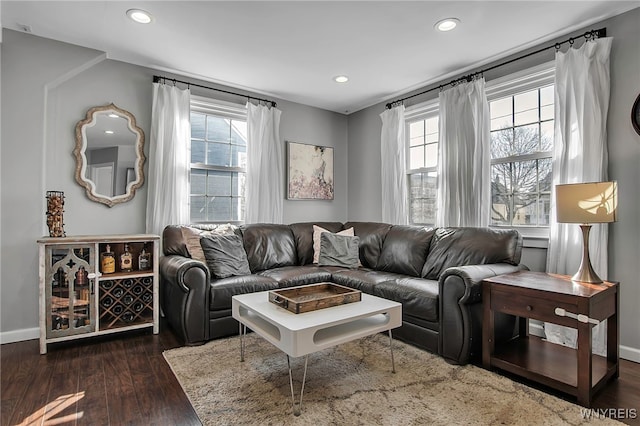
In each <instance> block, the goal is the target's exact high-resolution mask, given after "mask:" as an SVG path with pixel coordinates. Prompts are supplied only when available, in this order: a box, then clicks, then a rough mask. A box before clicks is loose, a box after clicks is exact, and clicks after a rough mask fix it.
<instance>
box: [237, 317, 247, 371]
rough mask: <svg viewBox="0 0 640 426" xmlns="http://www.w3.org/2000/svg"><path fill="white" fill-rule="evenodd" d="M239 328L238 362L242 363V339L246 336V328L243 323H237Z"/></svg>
mask: <svg viewBox="0 0 640 426" xmlns="http://www.w3.org/2000/svg"><path fill="white" fill-rule="evenodd" d="M238 324H239V326H240V330H239V332H240V362H244V338H245V336H246V334H247V326H246V325H244V324H243V323H241V322H240V323H238Z"/></svg>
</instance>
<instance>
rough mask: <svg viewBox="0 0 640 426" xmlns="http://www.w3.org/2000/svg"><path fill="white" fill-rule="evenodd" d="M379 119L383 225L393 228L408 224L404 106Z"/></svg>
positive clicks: (392, 109) (382, 115)
mask: <svg viewBox="0 0 640 426" xmlns="http://www.w3.org/2000/svg"><path fill="white" fill-rule="evenodd" d="M380 118H381V119H382V134H381V138H380V139H381V141H382V143H381V153H380V154H381V165H380V166H381V167H380V173H381V175H382V221H383V222H386V223H391V224H394V225H406V224H408V223H409V215H408V212H407V171H406V167H407V163H406V154H405V153H406V146H405V144H406V142H405V139H404V135H405V126H404V105H400V106H397V107H394V108H391V109H388V110H385V111H384V112H383V113H382V114H380Z"/></svg>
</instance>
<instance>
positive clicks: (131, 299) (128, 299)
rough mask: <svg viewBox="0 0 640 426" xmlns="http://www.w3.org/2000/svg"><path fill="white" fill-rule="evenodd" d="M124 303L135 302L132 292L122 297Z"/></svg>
mask: <svg viewBox="0 0 640 426" xmlns="http://www.w3.org/2000/svg"><path fill="white" fill-rule="evenodd" d="M122 303H124V304H125V305H127V306H129V305H130V304H132V303H133V296H132V295H130V294H125V296H124V297H123V298H122Z"/></svg>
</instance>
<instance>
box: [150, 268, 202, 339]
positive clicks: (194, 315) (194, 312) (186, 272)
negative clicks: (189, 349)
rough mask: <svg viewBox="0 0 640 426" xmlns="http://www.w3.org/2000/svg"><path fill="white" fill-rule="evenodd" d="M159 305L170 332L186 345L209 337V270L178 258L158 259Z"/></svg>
mask: <svg viewBox="0 0 640 426" xmlns="http://www.w3.org/2000/svg"><path fill="white" fill-rule="evenodd" d="M159 266H160V277H161V279H162V280H161V282H162V299H163V300H162V302H163V303H162V306H163V311H164V313H165V316H166V317H167V320H168V321H169V324H171V327H172V328H173V329H174V331H175V332H176V333H177V334H178V335H179V336H180V337H181V338H182V339H183V340H184V342H185V343H186V344H187V345H194V344H200V343H202V342H204V341H206V340H208V338H209V297H210V294H209V287H210V276H209V268H207V266H206V265H205V264H204V263H202V262H200V261H197V260H193V259H190V258H187V257H183V256H179V255H169V256H163V257H162V258H160V265H159Z"/></svg>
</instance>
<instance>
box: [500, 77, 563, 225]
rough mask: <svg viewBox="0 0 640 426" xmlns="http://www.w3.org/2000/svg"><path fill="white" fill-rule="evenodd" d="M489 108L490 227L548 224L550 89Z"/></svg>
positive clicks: (505, 100)
mask: <svg viewBox="0 0 640 426" xmlns="http://www.w3.org/2000/svg"><path fill="white" fill-rule="evenodd" d="M490 107H491V118H492V120H491V121H492V132H491V224H492V225H498V226H500V225H502V226H548V225H549V209H550V200H551V181H552V161H551V150H552V148H553V86H546V87H544V88H541V89H534V90H530V91H528V92H524V93H521V94H518V95H514V96H511V97H509V98H503V99H499V100H496V101H493V102H491V103H490ZM498 126H499V127H498Z"/></svg>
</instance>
